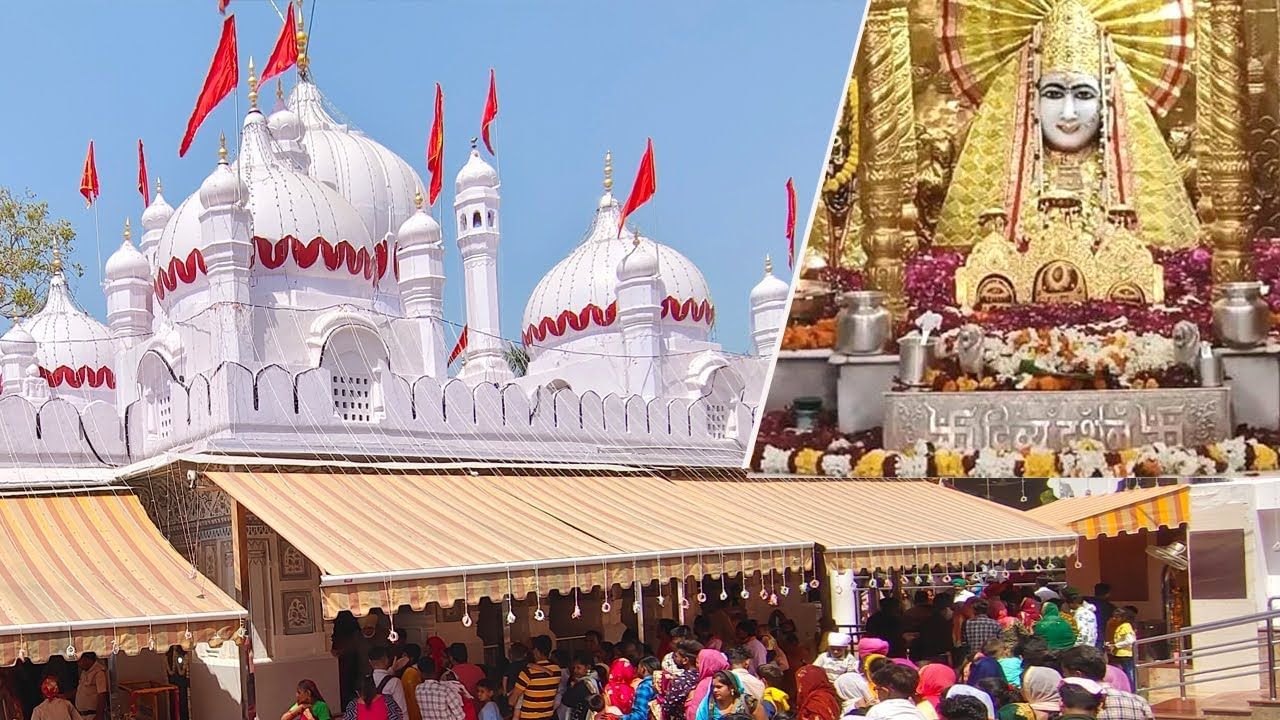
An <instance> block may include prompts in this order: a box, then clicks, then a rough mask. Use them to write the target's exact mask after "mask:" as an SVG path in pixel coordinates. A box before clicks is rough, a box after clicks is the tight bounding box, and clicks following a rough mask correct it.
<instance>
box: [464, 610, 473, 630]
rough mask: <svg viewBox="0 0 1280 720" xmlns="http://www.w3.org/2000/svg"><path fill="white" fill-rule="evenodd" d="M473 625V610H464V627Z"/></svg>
mask: <svg viewBox="0 0 1280 720" xmlns="http://www.w3.org/2000/svg"><path fill="white" fill-rule="evenodd" d="M471 623H472V620H471V610H470V609H466V610H463V611H462V627H471Z"/></svg>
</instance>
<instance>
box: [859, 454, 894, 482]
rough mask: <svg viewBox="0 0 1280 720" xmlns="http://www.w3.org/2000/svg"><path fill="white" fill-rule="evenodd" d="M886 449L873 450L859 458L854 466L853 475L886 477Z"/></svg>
mask: <svg viewBox="0 0 1280 720" xmlns="http://www.w3.org/2000/svg"><path fill="white" fill-rule="evenodd" d="M885 457H886V455H885V451H883V450H871V451H869V452H868V453H867V454H866V455H863V456H862V457H860V458H858V464H857V465H854V466H853V476H854V477H862V478H878V477H884V459H885Z"/></svg>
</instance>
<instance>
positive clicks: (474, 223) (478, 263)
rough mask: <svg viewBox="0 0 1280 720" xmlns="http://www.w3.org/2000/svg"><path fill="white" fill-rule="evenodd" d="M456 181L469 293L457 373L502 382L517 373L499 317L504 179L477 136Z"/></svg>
mask: <svg viewBox="0 0 1280 720" xmlns="http://www.w3.org/2000/svg"><path fill="white" fill-rule="evenodd" d="M454 187H455V189H456V191H457V194H456V195H455V197H454V200H453V210H454V217H456V218H457V223H458V251H459V252H460V253H461V254H462V269H463V280H464V282H465V284H466V295H467V349H466V352H465V353H464V355H463V363H464V364H463V366H462V371H461V372H459V373H458V377H459V378H461V379H463V380H466V381H467V382H470V383H479V382H495V383H501V382H504V381H507V380H510V379H512V377H513V375H512V372H511V368H510V367H508V366H507V361H506V358H505V357H503V353H502V343H503V341H502V329H501V327H500V323H499V317H498V315H499V305H498V237H499V234H500V230H501V228H500V226H499V224H498V208H499V206H500V204H501V196H500V195H499V193H498V189H499V187H500V184H499V182H498V173H497V171H495V170H494V169H493V168H492V167H491V166H490V165H489V163H487V162H485V161H484V160H482V159H481V158H480V151H479V150H477V149H476V139H475V138H472V139H471V157H470V158H468V159H467V164H466V165H463V166H462V170H460V171H459V172H458V176H457V179H456V180H455V183H454Z"/></svg>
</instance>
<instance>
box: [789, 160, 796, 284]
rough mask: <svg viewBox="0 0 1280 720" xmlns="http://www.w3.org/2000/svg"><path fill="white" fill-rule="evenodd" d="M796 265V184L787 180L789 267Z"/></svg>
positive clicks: (792, 179)
mask: <svg viewBox="0 0 1280 720" xmlns="http://www.w3.org/2000/svg"><path fill="white" fill-rule="evenodd" d="M795 264H796V183H795V178H787V267H795Z"/></svg>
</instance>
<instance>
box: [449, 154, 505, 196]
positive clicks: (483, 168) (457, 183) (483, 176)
mask: <svg viewBox="0 0 1280 720" xmlns="http://www.w3.org/2000/svg"><path fill="white" fill-rule="evenodd" d="M473 187H485V188H496V187H498V171H497V170H494V169H493V166H492V165H490V164H489V163H487V162H485V161H484V158H482V157H480V151H479V150H477V149H476V148H474V147H473V148H471V157H469V158H467V163H466V164H465V165H463V166H462V169H461V170H459V171H458V176H457V177H456V178H455V179H454V189H455V190H456V191H457V192H458V193H459V194H461V193H462V191H463V190H466V189H468V188H473Z"/></svg>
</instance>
